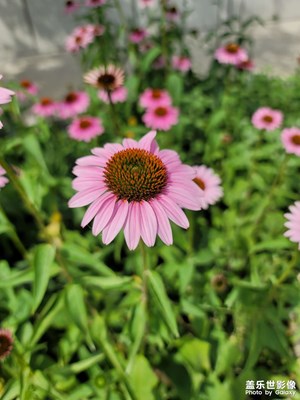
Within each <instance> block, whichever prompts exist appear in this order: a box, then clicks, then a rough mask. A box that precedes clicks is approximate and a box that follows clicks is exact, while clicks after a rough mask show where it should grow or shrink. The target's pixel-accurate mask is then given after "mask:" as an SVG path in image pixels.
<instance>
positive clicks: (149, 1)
mask: <svg viewBox="0 0 300 400" xmlns="http://www.w3.org/2000/svg"><path fill="white" fill-rule="evenodd" d="M138 5H139V7H140V8H146V7H154V6H155V0H138Z"/></svg>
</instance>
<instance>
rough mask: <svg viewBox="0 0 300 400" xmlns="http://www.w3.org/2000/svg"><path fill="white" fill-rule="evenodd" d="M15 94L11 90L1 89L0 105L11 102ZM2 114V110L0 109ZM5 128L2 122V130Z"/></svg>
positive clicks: (0, 77)
mask: <svg viewBox="0 0 300 400" xmlns="http://www.w3.org/2000/svg"><path fill="white" fill-rule="evenodd" d="M1 79H2V75H0V80H1ZM14 94H15V92H13V91H12V90H10V89H5V88H4V87H0V104H7V103H10V102H11V96H13V95H14ZM0 112H1V113H2V110H1V108H0ZM2 127H3V124H2V122H1V121H0V129H1V128H2Z"/></svg>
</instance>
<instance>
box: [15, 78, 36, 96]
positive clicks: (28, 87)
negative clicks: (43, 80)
mask: <svg viewBox="0 0 300 400" xmlns="http://www.w3.org/2000/svg"><path fill="white" fill-rule="evenodd" d="M20 86H21V88H22V89H23V90H24V91H25V92H27V93H29V94H32V95H33V96H35V95H36V94H37V93H38V91H39V88H38V86H37V85H36V84H35V83H34V82H32V81H30V80H29V79H23V80H21V82H20Z"/></svg>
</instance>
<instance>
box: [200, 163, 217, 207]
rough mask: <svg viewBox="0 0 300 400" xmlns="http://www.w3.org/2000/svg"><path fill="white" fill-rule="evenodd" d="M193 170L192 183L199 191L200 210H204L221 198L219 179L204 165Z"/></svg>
mask: <svg viewBox="0 0 300 400" xmlns="http://www.w3.org/2000/svg"><path fill="white" fill-rule="evenodd" d="M194 168H195V171H196V177H195V178H194V182H195V183H196V184H197V185H198V186H199V187H200V189H201V198H200V204H201V208H204V209H205V210H206V209H207V208H208V206H210V205H212V204H215V203H216V202H217V201H218V200H219V199H220V198H221V197H222V196H223V189H222V187H221V186H220V185H221V179H220V178H219V176H218V175H216V174H215V173H214V171H213V170H212V169H211V168H208V167H206V166H205V165H200V166H199V167H198V166H196V167H194Z"/></svg>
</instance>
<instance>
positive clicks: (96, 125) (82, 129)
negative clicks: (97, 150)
mask: <svg viewBox="0 0 300 400" xmlns="http://www.w3.org/2000/svg"><path fill="white" fill-rule="evenodd" d="M103 132H104V128H103V126H102V121H101V119H100V118H94V117H89V116H83V117H78V118H75V119H74V120H73V121H72V123H71V125H69V126H68V134H69V136H70V137H71V138H72V139H75V140H80V141H83V142H90V141H91V140H92V139H93V138H94V137H96V136H100V135H102V133H103Z"/></svg>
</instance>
